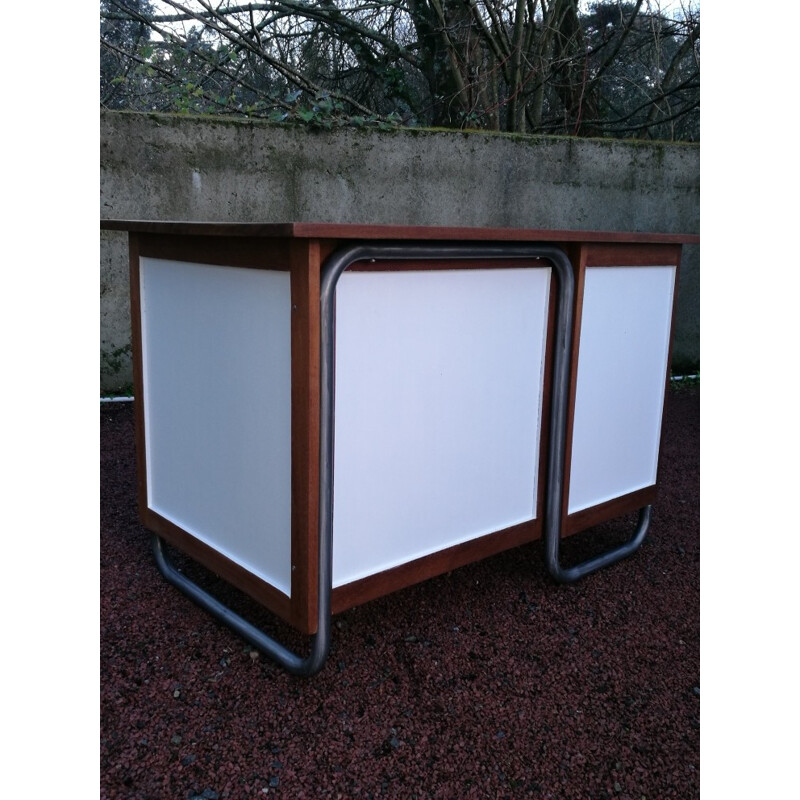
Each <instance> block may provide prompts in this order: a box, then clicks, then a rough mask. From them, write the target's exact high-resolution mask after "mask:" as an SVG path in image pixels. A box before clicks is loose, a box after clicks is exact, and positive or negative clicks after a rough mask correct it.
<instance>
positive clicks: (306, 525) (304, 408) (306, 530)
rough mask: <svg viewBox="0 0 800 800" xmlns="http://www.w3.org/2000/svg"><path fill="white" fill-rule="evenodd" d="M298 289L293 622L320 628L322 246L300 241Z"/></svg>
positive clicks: (292, 261) (294, 251) (295, 248)
mask: <svg viewBox="0 0 800 800" xmlns="http://www.w3.org/2000/svg"><path fill="white" fill-rule="evenodd" d="M289 265H290V270H291V275H290V280H291V287H292V321H291V331H292V334H291V335H292V423H291V424H292V623H293V624H294V625H295V626H296V627H297V628H299V629H300V630H301V631H303V632H305V633H314V632H316V629H317V575H318V569H319V566H318V565H319V538H318V536H319V534H318V532H319V446H320V445H319V431H320V428H319V415H320V316H319V305H320V297H319V292H320V246H319V244H318V243H317V242H308V241H302V240H300V241H294V242H292V243H291V247H290V258H289Z"/></svg>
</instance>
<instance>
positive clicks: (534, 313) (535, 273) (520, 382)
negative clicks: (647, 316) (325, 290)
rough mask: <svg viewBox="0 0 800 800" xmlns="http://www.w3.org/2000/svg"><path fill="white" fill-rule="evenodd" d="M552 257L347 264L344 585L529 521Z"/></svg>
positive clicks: (341, 364)
mask: <svg viewBox="0 0 800 800" xmlns="http://www.w3.org/2000/svg"><path fill="white" fill-rule="evenodd" d="M549 285H550V269H549V268H536V269H519V268H517V269H505V268H504V269H492V270H484V269H481V270H478V269H476V270H452V271H436V270H431V271H413V272H346V273H345V274H344V275H343V276H342V278H341V279H340V280H339V284H338V288H337V299H336V419H335V448H334V449H335V454H334V517H333V519H334V524H333V530H334V537H333V538H334V548H333V551H334V556H333V576H334V581H333V583H334V586H339V585H341V584H344V583H348V582H350V581H353V580H356V579H358V578H361V577H365V576H367V575H372V574H374V573H377V572H380V571H382V570H385V569H388V568H390V567H392V566H396V565H398V564H402V563H406V562H407V561H410V560H412V559H414V558H418V557H420V556H424V555H427V554H430V553H433V552H436V551H438V550H442V549H444V548H446V547H449V546H451V545H455V544H458V543H459V542H464V541H467V540H469V539H474V538H476V537H478V536H481V535H483V534H486V533H490V532H493V531H497V530H500V529H503V528H505V527H508V526H511V525H514V524H516V523H520V522H523V521H526V520H530V519H533V517H534V514H535V507H536V504H535V496H536V487H537V472H538V463H539V431H540V426H541V397H542V383H543V371H544V356H545V344H546V326H547V309H548V292H549Z"/></svg>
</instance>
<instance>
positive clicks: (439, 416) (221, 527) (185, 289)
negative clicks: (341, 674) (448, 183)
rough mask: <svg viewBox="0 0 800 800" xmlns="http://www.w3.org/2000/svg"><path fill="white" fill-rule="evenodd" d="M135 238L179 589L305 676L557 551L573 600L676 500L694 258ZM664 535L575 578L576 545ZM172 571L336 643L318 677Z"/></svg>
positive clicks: (443, 240)
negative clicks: (231, 589) (184, 563)
mask: <svg viewBox="0 0 800 800" xmlns="http://www.w3.org/2000/svg"><path fill="white" fill-rule="evenodd" d="M101 227H103V228H104V229H107V230H124V231H127V232H128V233H129V249H130V269H131V311H132V343H133V354H134V381H135V396H136V430H137V434H136V435H137V453H138V455H137V458H138V495H139V498H138V499H139V508H140V514H141V519H142V522H143V524H144V525H145V526H146V527H147V528H148V529H150V530H151V531H152V532H153V533H154V551H155V555H156V560H157V563H158V566H159V568H160V569H161V571H162V573H163V574H164V576H165V577H166V578H167V579H168V580H169V581H170V582H171V583H173V584H174V585H176V586H177V587H179V588H180V589H181V590H182V591H184V592H186V593H187V594H189V596H191V597H192V598H193V599H194V600H195V601H196V602H198V603H199V604H200V605H202V606H203V607H204V608H206V609H207V610H208V611H210V612H211V613H213V614H214V615H215V616H217V617H218V618H220V619H222V620H223V621H225V622H226V623H227V624H228V625H230V626H231V627H233V628H234V629H235V630H236V631H237V632H238V633H239V634H240V635H242V636H243V637H245V638H246V639H247V640H248V641H250V642H251V643H252V644H254V645H255V646H256V647H258V648H260V649H261V650H262V651H264V652H265V653H266V654H267V655H269V656H270V657H272V658H273V659H275V660H276V661H278V662H279V663H280V664H282V665H283V666H284V667H285V668H286V669H288V670H290V671H291V672H294V673H298V674H312V673H314V672H316V671H317V670H319V669H320V668H321V667H322V665H323V664H324V662H325V659H326V657H327V654H328V650H329V645H330V618H331V614H335V613H337V612H339V611H342V610H344V609H346V608H348V607H351V606H353V605H356V604H358V603H363V602H365V601H368V600H370V599H372V598H375V597H378V596H380V595H383V594H385V593H387V592H391V591H394V590H396V589H398V588H401V587H404V586H407V585H410V584H412V583H415V582H417V581H420V580H424V579H426V578H428V577H431V576H434V575H437V574H440V573H442V572H445V571H448V570H451V569H453V568H455V567H458V566H460V565H463V564H466V563H469V562H471V561H474V560H477V559H480V558H484V557H486V556H488V555H490V554H493V553H497V552H499V551H501V550H504V549H507V548H510V547H514V546H517V545H520V544H522V543H523V542H528V541H531V540H533V539H537V538H539V537H542V538H543V539H544V542H545V557H546V561H547V566H548V569H549V571H550V573H551V574H552V575H553V577H554V578H555V579H556V580H558V581H572V580H575V579H577V578H579V577H581V576H582V575H585V574H587V573H588V572H591V571H593V570H595V569H598V568H599V567H602V566H605V565H608V564H610V563H613V562H614V561H616V560H618V559H620V558H623V557H624V556H626V555H628V554H630V553H631V552H633V551H634V550H635V549H636V548H637V547H638V546H639V544H640V543H641V541H642V540H643V538H644V536H645V534H646V532H647V529H648V526H649V521H650V508H651V504H652V502H653V499H654V497H655V493H656V486H657V466H658V457H659V447H660V438H661V429H662V412H663V404H664V394H665V387H666V385H667V383H668V379H669V363H670V343H671V336H672V326H673V316H674V308H675V296H676V290H677V279H678V268H679V264H680V258H681V245H682V244H684V243H687V242H696V241H697V238H698V237H695V236H681V235H661V234H638V233H631V234H622V233H600V232H575V231H552V230H510V229H476V228H433V227H399V226H375V225H368V226H364V225H337V224H308V223H294V224H221V223H220V224H217V223H184V222H142V221H123V220H116V221H111V220H106V221H103V222H102V223H101ZM632 510H639V512H640V515H639V523H638V526H637V528H636V530H635V531H634V532H633V534H632V537H631V539H630V540H629V542H628V543H627V544H625V545H624V546H622V547H620V548H618V549H616V550H614V551H612V552H609V553H606V554H604V555H602V556H600V557H599V558H596V559H593V560H592V561H590V562H588V563H585V564H581V565H578V566H577V567H572V568H569V569H568V568H565V567H563V566H562V565H561V564H560V561H559V541H560V537H561V536H562V535H565V534H570V533H574V532H577V531H580V530H584V529H586V528H588V527H591V526H593V525H596V524H598V523H599V522H602V521H605V520H608V519H610V518H613V517H616V516H619V515H621V514H623V513H627V512H630V511H632ZM164 541H166V542H167V543H169V544H171V545H173V546H174V547H176V548H178V549H180V550H182V551H183V552H185V553H186V554H188V555H189V556H191V557H192V558H194V559H195V560H196V561H198V562H200V563H202V564H203V565H204V566H206V567H208V568H209V569H211V570H213V571H214V572H216V573H217V574H219V575H221V576H222V577H224V578H225V579H226V580H228V581H229V582H230V583H232V584H233V585H235V586H237V587H238V588H240V589H242V590H243V591H245V592H247V593H248V594H250V595H251V596H252V597H254V598H255V599H257V600H258V601H259V602H261V603H262V604H263V605H265V606H266V607H268V608H269V609H271V610H272V611H273V612H274V613H275V614H277V615H279V616H280V617H282V618H283V619H285V620H287V621H288V622H289V623H291V624H292V625H293V626H295V627H296V628H298V629H299V630H301V631H303V632H305V633H308V634H312V635H313V639H312V646H311V652H310V654H309V655H308V656H307V657H302V656H299V655H297V654H295V653H293V652H291V651H289V650H288V649H287V648H285V647H284V646H283V645H282V644H280V643H278V642H276V641H275V640H274V639H272V638H271V637H269V636H267V635H266V634H264V633H263V632H262V631H261V630H259V629H257V628H256V627H254V626H253V625H252V624H251V623H250V622H248V621H247V620H244V619H242V618H241V617H239V616H238V615H236V614H234V613H233V612H232V611H231V610H230V609H228V608H227V607H225V606H224V605H222V604H221V603H220V602H219V601H218V600H216V599H215V598H214V597H212V596H211V595H209V594H208V593H207V592H206V591H205V590H204V589H203V588H201V587H200V586H198V585H197V584H196V583H194V582H192V581H190V580H189V579H188V578H187V577H186V576H185V575H183V574H182V573H181V572H179V571H178V570H177V569H176V568H175V567H174V566H173V565H172V563H171V562H170V561H169V559H168V557H167V554H166V552H165V550H164V547H163V543H164Z"/></svg>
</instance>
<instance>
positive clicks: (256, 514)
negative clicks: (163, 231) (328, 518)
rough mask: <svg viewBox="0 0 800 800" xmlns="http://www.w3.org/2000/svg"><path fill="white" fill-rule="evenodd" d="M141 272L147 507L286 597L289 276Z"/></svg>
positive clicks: (191, 268) (149, 267) (159, 267)
mask: <svg viewBox="0 0 800 800" xmlns="http://www.w3.org/2000/svg"><path fill="white" fill-rule="evenodd" d="M140 263H141V306H142V343H143V348H142V349H143V353H142V363H143V370H144V411H145V430H146V458H147V493H148V502H149V506H150V508H151V509H152V510H153V511H156V512H158V513H159V514H161V515H162V516H164V517H166V518H167V519H168V520H170V521H172V522H174V523H175V524H176V525H178V526H180V527H181V528H183V529H184V530H186V531H187V532H189V533H191V534H193V535H194V536H196V537H197V538H198V539H200V540H201V541H203V542H205V543H207V544H209V545H210V546H212V547H213V548H214V549H216V550H218V551H219V552H220V553H222V554H224V555H225V556H227V557H228V558H230V559H231V560H233V561H235V562H236V563H238V564H240V565H241V566H243V567H244V568H246V569H248V570H249V571H251V572H253V573H254V574H256V575H258V576H259V577H261V578H263V579H264V580H265V581H267V582H268V583H270V584H272V585H273V586H275V587H276V588H278V589H280V590H281V591H283V592H284V593H286V594H289V592H290V586H291V537H290V532H291V518H290V514H291V349H290V345H291V339H290V308H291V295H290V286H289V273H288V272H278V271H267V270H259V269H243V268H238V267H218V266H209V265H204V264H187V263H182V262H177V261H166V260H160V259H151V258H142V259H141V262H140Z"/></svg>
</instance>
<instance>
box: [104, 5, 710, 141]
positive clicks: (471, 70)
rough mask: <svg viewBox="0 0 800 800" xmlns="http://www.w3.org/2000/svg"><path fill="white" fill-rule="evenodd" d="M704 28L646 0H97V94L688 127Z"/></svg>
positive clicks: (324, 120)
mask: <svg viewBox="0 0 800 800" xmlns="http://www.w3.org/2000/svg"><path fill="white" fill-rule="evenodd" d="M699 42H700V19H699V5H697V4H693V5H689V6H687V7H685V8H684V9H683V10H682V11H680V12H679V13H677V14H674V13H670V14H668V13H665V12H663V11H662V10H661V9H660V8H659V7H658V5H657V3H656V0H632V1H630V2H610V1H609V0H605V2H596V3H591V4H589V5H588V6H583V5H582V4H580V3H579V0H386V1H385V2H379V1H378V0H319V1H318V2H313V1H312V0H270V1H269V2H254V3H237V2H231V1H230V0H217V2H214V3H212V2H211V1H210V0H184V2H179V0H160V1H159V2H156V0H153V2H145V0H101V55H102V56H103V57H104V58H105V60H104V61H103V60H102V59H101V72H102V73H103V74H102V75H101V102H103V103H105V104H106V105H110V106H113V107H118V106H120V104H122V105H125V106H126V107H129V108H139V109H152V110H172V111H187V112H200V113H227V114H246V115H250V116H261V117H267V118H270V119H273V120H282V119H295V120H299V121H304V122H308V123H311V124H316V125H324V126H326V127H330V126H332V125H338V124H356V125H360V124H376V125H386V124H399V123H402V124H405V125H434V126H446V127H462V128H465V127H469V128H486V129H493V130H503V131H511V132H533V133H535V132H547V133H560V134H568V135H579V136H587V135H589V136H604V135H611V136H639V137H648V136H649V137H659V138H681V139H696V138H698V137H699V96H700V56H699Z"/></svg>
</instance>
